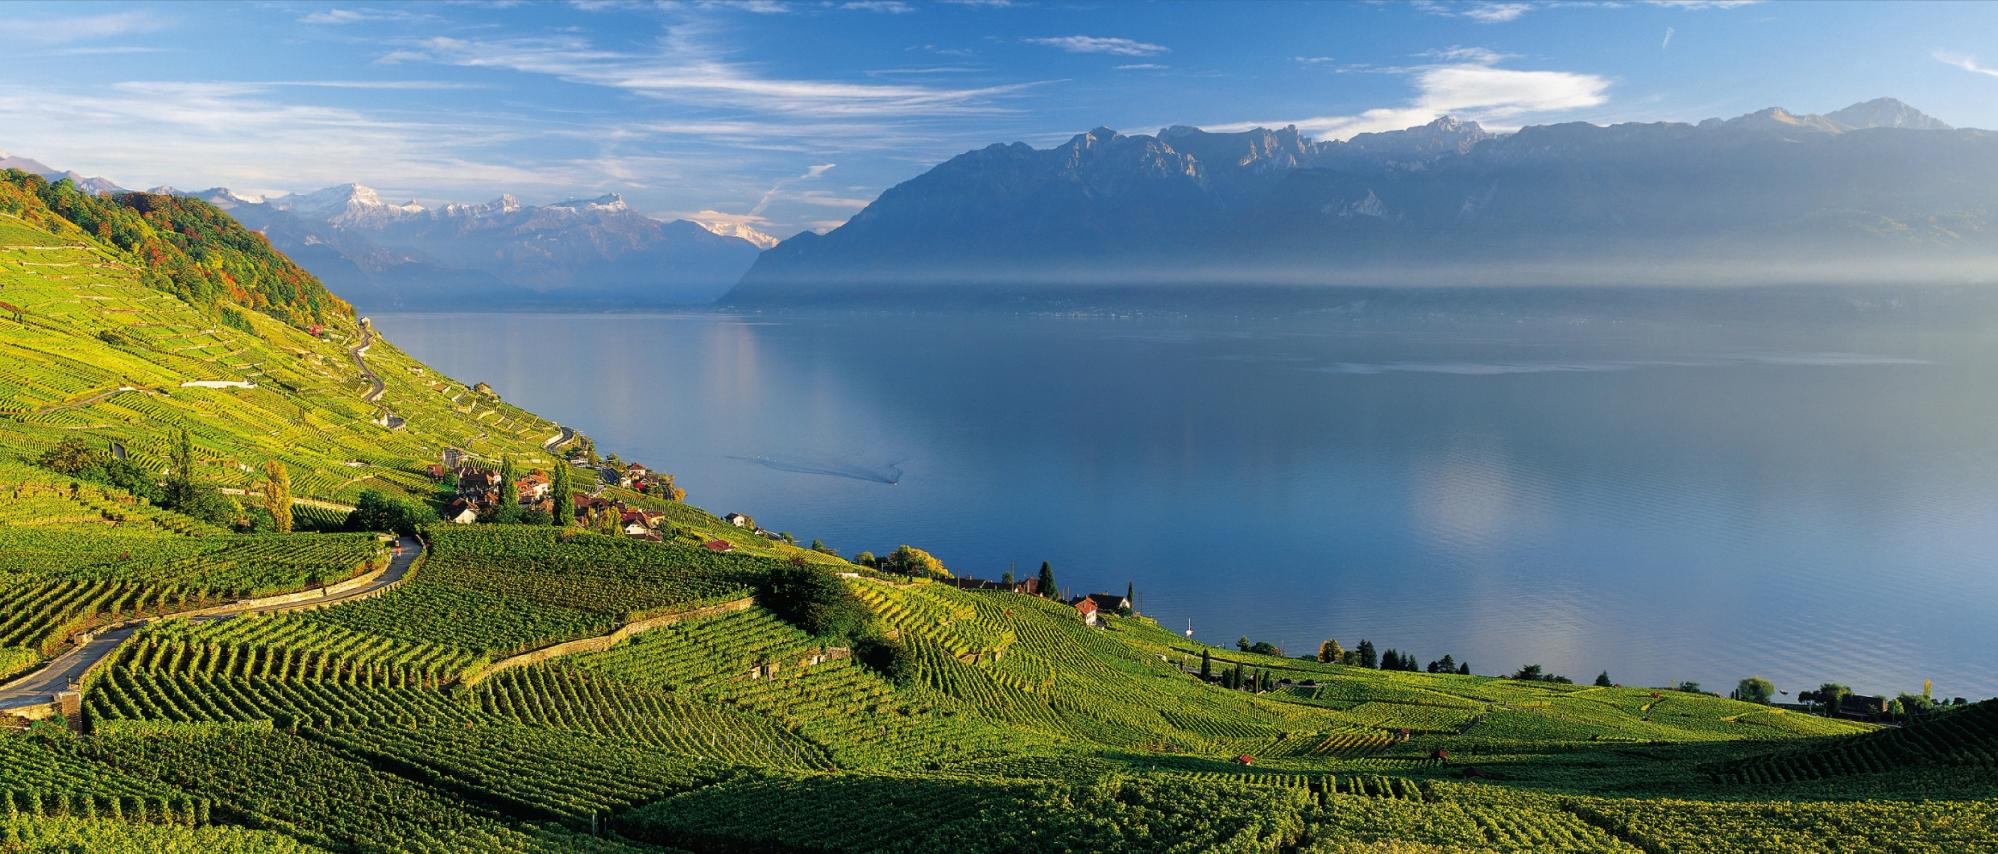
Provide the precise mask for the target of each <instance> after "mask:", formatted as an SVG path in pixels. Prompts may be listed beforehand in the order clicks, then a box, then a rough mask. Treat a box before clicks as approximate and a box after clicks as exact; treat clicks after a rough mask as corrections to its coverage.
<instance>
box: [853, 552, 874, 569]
mask: <svg viewBox="0 0 1998 854" xmlns="http://www.w3.org/2000/svg"><path fill="white" fill-rule="evenodd" d="M853 562H854V563H857V564H859V565H861V566H873V565H874V564H875V560H874V553H873V552H861V553H860V554H857V555H854V556H853Z"/></svg>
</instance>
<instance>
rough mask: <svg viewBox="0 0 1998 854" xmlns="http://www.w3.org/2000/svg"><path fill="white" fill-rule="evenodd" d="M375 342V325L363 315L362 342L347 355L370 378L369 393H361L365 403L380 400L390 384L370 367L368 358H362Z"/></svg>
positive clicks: (362, 373) (362, 374)
mask: <svg viewBox="0 0 1998 854" xmlns="http://www.w3.org/2000/svg"><path fill="white" fill-rule="evenodd" d="M374 343H375V325H374V324H372V323H369V322H368V319H367V318H365V317H363V318H361V343H359V344H355V345H354V346H353V347H352V348H351V349H349V350H348V351H347V355H349V356H352V357H353V359H354V367H356V368H360V369H361V376H364V377H367V378H368V386H369V387H368V393H367V394H364V395H361V402H363V403H374V402H375V401H377V400H380V399H381V396H382V391H383V390H384V389H386V388H388V384H387V383H384V382H382V378H381V375H380V374H377V373H375V372H374V369H373V368H370V367H368V362H367V360H366V359H363V358H361V357H362V356H363V355H365V354H366V353H367V352H368V348H369V347H372V346H374Z"/></svg>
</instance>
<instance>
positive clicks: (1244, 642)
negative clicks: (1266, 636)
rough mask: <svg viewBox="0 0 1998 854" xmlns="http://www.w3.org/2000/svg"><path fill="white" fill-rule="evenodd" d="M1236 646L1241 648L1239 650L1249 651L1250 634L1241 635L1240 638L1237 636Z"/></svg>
mask: <svg viewBox="0 0 1998 854" xmlns="http://www.w3.org/2000/svg"><path fill="white" fill-rule="evenodd" d="M1235 648H1236V649H1239V650H1241V651H1243V652H1248V651H1249V636H1248V635H1243V636H1241V637H1239V638H1236V639H1235Z"/></svg>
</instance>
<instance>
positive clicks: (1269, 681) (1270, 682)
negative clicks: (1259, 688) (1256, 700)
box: [1263, 670, 1276, 694]
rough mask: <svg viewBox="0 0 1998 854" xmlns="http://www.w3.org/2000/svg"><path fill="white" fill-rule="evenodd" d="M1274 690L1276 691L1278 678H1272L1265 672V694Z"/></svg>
mask: <svg viewBox="0 0 1998 854" xmlns="http://www.w3.org/2000/svg"><path fill="white" fill-rule="evenodd" d="M1274 690H1276V678H1275V677H1272V676H1271V675H1270V672H1269V671H1267V670H1265V671H1263V693H1265V694H1267V693H1269V692H1271V691H1274Z"/></svg>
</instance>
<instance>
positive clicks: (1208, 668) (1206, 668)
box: [1200, 649, 1214, 682]
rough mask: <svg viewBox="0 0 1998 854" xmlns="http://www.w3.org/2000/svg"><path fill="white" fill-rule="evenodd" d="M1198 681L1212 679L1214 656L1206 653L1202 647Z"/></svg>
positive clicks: (1209, 680)
mask: <svg viewBox="0 0 1998 854" xmlns="http://www.w3.org/2000/svg"><path fill="white" fill-rule="evenodd" d="M1200 681H1202V682H1212V681H1214V656H1212V655H1208V654H1207V650H1204V649H1203V650H1201V651H1200Z"/></svg>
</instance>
